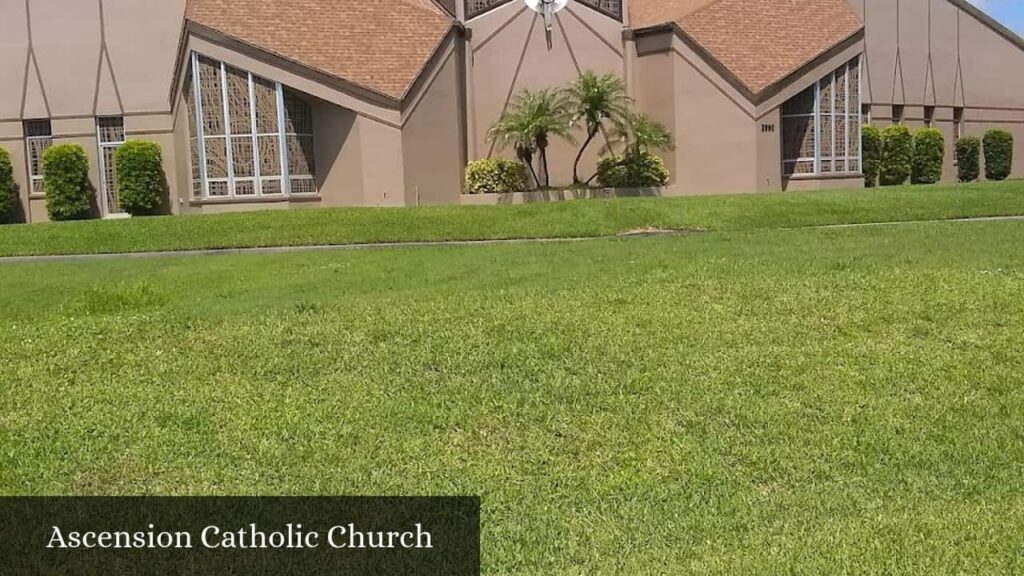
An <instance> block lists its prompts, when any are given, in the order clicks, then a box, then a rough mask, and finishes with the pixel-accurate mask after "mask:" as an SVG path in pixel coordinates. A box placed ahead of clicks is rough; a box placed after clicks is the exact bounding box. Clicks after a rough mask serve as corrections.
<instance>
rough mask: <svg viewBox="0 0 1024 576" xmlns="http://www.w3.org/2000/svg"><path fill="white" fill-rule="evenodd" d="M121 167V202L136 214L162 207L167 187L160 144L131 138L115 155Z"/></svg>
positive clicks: (118, 194) (119, 196)
mask: <svg viewBox="0 0 1024 576" xmlns="http://www.w3.org/2000/svg"><path fill="white" fill-rule="evenodd" d="M114 166H115V169H116V171H117V202H118V205H119V206H120V207H121V209H122V210H124V211H125V212H127V213H129V214H131V215H132V216H142V215H146V214H153V213H155V212H156V211H157V210H158V209H159V208H160V199H161V198H162V197H163V193H164V188H166V182H167V180H166V177H165V175H164V168H163V160H162V159H161V156H160V145H159V144H157V143H156V142H144V141H141V140H130V141H128V142H125V143H124V144H122V145H121V146H120V147H119V148H118V149H117V153H116V154H115V155H114Z"/></svg>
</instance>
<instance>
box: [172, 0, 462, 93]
mask: <svg viewBox="0 0 1024 576" xmlns="http://www.w3.org/2000/svg"><path fill="white" fill-rule="evenodd" d="M186 17H187V18H188V19H189V20H190V21H192V22H195V23H197V24H201V25H203V26H206V27H208V28H212V29H214V30H217V31H218V32H221V33H223V34H226V35H228V36H231V37H233V38H235V39H237V40H241V41H242V42H245V43H247V44H252V45H254V46H256V47H258V48H261V49H263V50H266V51H268V52H272V53H275V54H278V55H280V56H283V57H285V58H288V59H290V60H294V61H296V62H298V63H300V64H303V65H305V66H308V67H310V68H313V69H316V70H318V71H320V72H324V73H327V74H330V75H332V76H336V77H339V78H343V79H345V80H348V81H349V82H353V83H355V84H358V85H361V86H363V87H366V88H370V89H372V90H374V91H377V92H380V93H382V94H385V95H387V96H391V97H393V98H401V97H402V96H403V95H404V94H405V92H406V91H407V90H408V88H409V86H410V85H412V83H413V82H414V81H415V80H416V77H417V75H418V74H419V72H420V70H422V69H423V66H424V65H425V64H426V62H427V60H428V59H429V58H430V56H431V55H432V54H433V52H434V50H435V49H436V48H437V46H438V44H439V43H440V42H441V40H442V39H443V38H444V36H445V34H447V33H448V31H449V30H450V29H451V26H452V23H453V22H452V19H451V18H450V17H449V16H448V15H446V14H445V13H444V12H443V11H442V10H441V9H440V8H438V7H437V5H435V4H434V3H433V2H431V0H371V1H361V0H189V3H188V9H187V12H186Z"/></svg>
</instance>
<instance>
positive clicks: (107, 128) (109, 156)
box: [96, 116, 124, 215]
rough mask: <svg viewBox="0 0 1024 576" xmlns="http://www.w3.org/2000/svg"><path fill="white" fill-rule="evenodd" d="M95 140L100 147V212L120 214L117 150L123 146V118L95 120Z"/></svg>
mask: <svg viewBox="0 0 1024 576" xmlns="http://www.w3.org/2000/svg"><path fill="white" fill-rule="evenodd" d="M96 139H97V141H98V142H99V146H100V176H101V178H102V182H100V184H101V185H102V190H101V192H102V196H101V197H100V200H101V203H102V206H101V208H102V210H103V214H104V215H109V214H120V213H121V207H120V205H119V204H118V201H117V169H116V166H115V157H116V154H117V149H118V148H120V147H121V144H124V118H122V117H120V116H116V117H106V118H97V119H96Z"/></svg>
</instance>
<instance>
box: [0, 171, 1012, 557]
mask: <svg viewBox="0 0 1024 576" xmlns="http://www.w3.org/2000/svg"><path fill="white" fill-rule="evenodd" d="M1014 190H1015V189H1012V188H1009V187H1007V188H1006V189H996V190H992V191H990V192H991V193H992V194H993V195H998V196H1000V197H1003V198H1010V199H1012V200H1013V201H1015V202H1016V203H1017V204H1018V205H1019V204H1021V203H1022V202H1024V198H1022V196H1021V193H1019V192H1016V191H1014ZM922 193H923V192H922ZM866 194H874V197H875V198H881V197H882V196H884V194H883V193H866ZM900 194H914V192H901V193H900ZM971 194H974V192H972V193H971ZM977 194H979V195H980V196H977V197H984V196H985V195H984V194H982V193H981V192H977ZM950 197H951V196H950V194H948V193H943V192H939V193H938V194H937V195H936V198H938V200H937V202H936V203H937V204H940V205H942V203H943V202H947V204H945V206H946V208H943V209H942V210H940V212H942V211H949V210H952V208H950V206H951V204H948V202H950V200H949V199H950ZM977 197H976V198H977ZM798 198H799V199H798ZM806 198H810V199H811V200H805V199H806ZM830 198H831V199H840V198H844V199H845V200H843V202H840V201H839V200H836V204H835V205H836V206H837V208H836V211H835V213H829V214H823V215H820V216H813V217H812V216H811V215H808V214H804V215H801V212H800V206H801V204H800V203H801V202H824V203H826V204H827V203H828V199H830ZM690 202H692V204H691V203H690ZM743 202H751V203H752V204H750V205H751V206H754V205H759V206H761V207H763V208H765V209H766V211H775V213H776V216H777V217H779V218H782V219H786V218H791V220H789V221H791V222H807V221H808V220H814V219H824V220H828V219H830V218H833V217H838V216H836V214H838V213H840V212H842V208H841V206H844V205H846V204H844V203H845V202H854V201H853V200H849V197H845V196H841V195H807V196H799V197H798V196H792V197H788V196H787V197H786V199H785V200H780V201H779V202H782V203H783V204H785V203H786V202H791V203H792V204H790V208H791V209H792V210H790V211H785V210H783V208H782V205H779V204H776V203H775V202H776V201H774V200H773V199H752V200H747V199H738V198H737V199H733V198H730V199H725V200H722V204H721V207H720V208H717V209H716V208H714V207H713V206H714V203H712V202H710V201H708V203H707V204H704V203H702V201H680V202H678V203H676V204H673V205H675V206H678V207H680V208H682V207H686V206H691V207H693V206H704V208H703V209H702V210H703V211H698V210H697V209H696V208H694V209H692V210H680V211H681V212H683V214H682V216H680V218H681V220H680V221H681V222H684V223H688V224H694V223H697V222H699V221H700V219H701V218H703V216H701V217H700V218H698V217H697V213H698V212H699V213H700V214H704V215H714V216H715V218H714V219H713V221H714V222H715V223H717V224H718V225H720V226H721V229H723V230H727V229H730V228H732V229H736V228H746V227H754V228H756V227H757V226H756V224H752V223H756V222H757V221H758V220H759V219H760V218H768V216H764V215H758V214H751V215H749V216H741V215H739V214H738V212H737V210H738V209H736V208H735V206H736V205H737V204H736V203H743ZM758 203H760V204H758ZM668 204H672V203H666V205H668ZM1010 204H1012V202H1010ZM592 205H593V206H596V207H597V208H589V206H591V205H590V204H587V206H588V207H587V208H585V209H583V210H582V211H583V212H587V211H590V210H593V211H594V212H590V213H591V214H596V213H605V214H607V213H608V212H615V211H621V212H620V213H622V212H625V213H629V212H631V211H632V210H633V209H634V208H635V210H636V212H637V213H645V212H644V210H646V209H647V208H649V207H655V208H651V209H652V210H658V209H660V205H659V204H655V203H645V202H637V203H614V204H613V203H600V202H595V203H593V204H592ZM958 205H959V204H958ZM580 206H583V204H580ZM929 206H930V205H929ZM961 208H964V209H966V205H964V206H961ZM562 209H563V208H562V207H561V206H554V207H529V208H526V209H524V210H523V211H514V212H511V214H514V215H522V214H530V215H532V216H531V217H533V216H536V214H537V212H531V210H532V211H538V210H540V211H542V210H553V211H554V212H552V214H554V213H557V211H558V210H562ZM989 209H991V210H992V211H995V212H998V211H999V210H998V209H997V207H995V206H989V207H988V208H987V209H986V210H989ZM928 210H931V208H929V207H927V206H926V207H915V206H912V205H910V204H909V203H907V204H906V206H905V209H904V211H903V212H901V214H902V215H904V216H910V215H915V214H919V213H921V212H926V211H928ZM602 211H604V212H602ZM869 212H870V211H866V212H862V213H863V214H867V213H869ZM386 213H387V214H398V212H386ZM428 213H431V212H429V211H420V212H416V213H415V214H428ZM457 213H458V211H450V212H445V211H437V212H433V214H457ZM470 213H472V212H470ZM479 213H480V214H485V215H493V214H495V213H493V212H489V211H480V212H479ZM295 214H296V215H295V216H291V215H289V217H291V218H296V219H298V218H304V217H308V218H313V219H317V218H321V216H317V215H316V214H317V213H315V212H310V213H302V214H301V216H299V215H298V214H299V213H295ZM307 214H308V215H307ZM336 214H338V215H345V214H357V212H355V211H353V212H337V213H336ZM779 214H782V215H779ZM326 217H327V216H323V218H326ZM353 217H354V216H353ZM389 217H390V216H389ZM395 217H397V216H395ZM453 217H454V216H453ZM460 217H461V216H460ZM488 217H490V216H488ZM494 217H495V218H497V216H494ZM517 217H518V216H509V217H508V219H509V220H508V221H510V222H511V221H514V220H515V218H517ZM666 217H667V216H666ZM255 218H263V216H257V217H255ZM268 218H269V217H268ZM409 218H410V219H411V220H415V218H416V216H415V215H414V216H409ZM552 218H553V216H552ZM690 218H694V220H690ZM541 220H543V219H541ZM196 221H197V222H201V221H200V220H196ZM225 221H227V222H234V221H235V220H233V219H231V218H228V219H225ZM237 221H238V222H243V221H245V219H244V218H242V217H239V219H238V220H237ZM296 221H298V220H296ZM317 221H319V222H325V221H326V220H317ZM680 221H677V222H680ZM163 222H174V221H163ZM267 222H269V220H267ZM636 223H637V222H632V223H631V225H632V224H636ZM725 223H728V225H726V224H725ZM117 224H120V223H109V225H110V226H115V225H117ZM132 224H134V223H132ZM107 225H108V224H107V223H104V224H90V225H86V226H95V227H96V229H97V230H99V229H106V228H105V226H107ZM145 225H149V223H148V222H146V223H144V224H139V226H145ZM154 225H155V224H154ZM164 225H166V224H164ZM588 225H589V224H588ZM567 226H572V224H567ZM41 229H45V228H41ZM53 229H55V230H57V229H59V228H57V227H54V228H53ZM19 233H22V232H19ZM27 233H31V230H30V231H29V232H27ZM397 233H398V232H396V234H397ZM239 234H241V232H239ZM240 237H241V236H234V237H233V238H235V239H237V238H240ZM1022 245H1024V222H993V223H969V224H967V223H947V224H927V225H908V226H900V227H881V228H859V229H841V230H798V231H782V230H753V231H735V230H734V231H725V232H719V233H713V234H706V235H697V236H687V237H672V238H644V239H609V240H597V241H594V242H587V243H559V244H531V245H504V246H473V247H454V248H400V249H394V250H388V251H367V252H321V253H301V254H272V255H221V256H208V257H179V258H168V259H159V260H113V261H99V262H72V263H54V262H49V263H32V264H27V263H25V264H5V265H2V266H0V271H2V272H0V294H2V295H3V296H2V298H0V302H2V304H3V305H2V306H0V341H2V342H3V345H2V346H0V367H2V368H0V494H268V495H269V494H332V495H333V494H388V495H393V494H479V495H481V496H482V498H483V506H484V510H483V529H484V533H483V558H484V571H485V574H516V575H519V574H531V575H532V574H545V575H548V574H723V575H724V574H729V575H732V574H756V575H767V574H808V575H821V574H913V575H920V574H929V575H934V574H972V575H974V574H1020V573H1022V572H1024V490H1022V487H1024V345H1022V343H1024V337H1022V334H1024V251H1021V250H1020V247H1021V246H1022ZM108 246H109V245H108Z"/></svg>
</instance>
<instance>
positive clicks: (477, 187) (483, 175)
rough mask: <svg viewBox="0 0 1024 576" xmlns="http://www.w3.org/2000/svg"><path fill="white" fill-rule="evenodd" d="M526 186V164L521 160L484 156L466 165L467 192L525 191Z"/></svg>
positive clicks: (527, 183) (497, 192)
mask: <svg viewBox="0 0 1024 576" xmlns="http://www.w3.org/2000/svg"><path fill="white" fill-rule="evenodd" d="M528 187H529V180H528V179H527V176H526V166H523V164H522V163H521V162H516V161H514V160H507V159H505V158H485V159H483V160H475V161H473V162H470V163H469V164H468V165H467V166H466V192H467V193H469V194H505V193H508V192H525V191H526V189H527V188H528Z"/></svg>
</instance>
